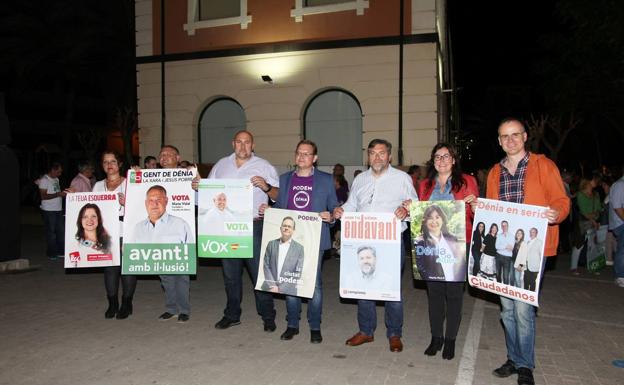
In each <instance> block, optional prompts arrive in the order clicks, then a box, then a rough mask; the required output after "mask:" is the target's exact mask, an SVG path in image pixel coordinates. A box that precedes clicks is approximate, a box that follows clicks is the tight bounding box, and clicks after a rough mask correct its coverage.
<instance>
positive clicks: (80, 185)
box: [69, 160, 94, 192]
mask: <svg viewBox="0 0 624 385" xmlns="http://www.w3.org/2000/svg"><path fill="white" fill-rule="evenodd" d="M93 171H94V170H93V165H92V164H91V162H89V161H84V160H83V161H81V162H80V163H78V174H76V176H75V177H74V179H72V181H71V183H70V184H69V191H71V192H91V190H92V188H93V186H92V185H91V178H93Z"/></svg>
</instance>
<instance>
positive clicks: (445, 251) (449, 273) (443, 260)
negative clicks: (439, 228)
mask: <svg viewBox="0 0 624 385" xmlns="http://www.w3.org/2000/svg"><path fill="white" fill-rule="evenodd" d="M437 243H438V244H437V246H438V261H436V262H438V263H440V265H441V266H442V271H444V276H445V277H454V276H455V272H454V269H453V267H454V266H455V256H454V255H453V249H452V248H451V246H450V245H449V244H448V242H447V241H446V239H444V235H441V236H440V239H438V240H437Z"/></svg>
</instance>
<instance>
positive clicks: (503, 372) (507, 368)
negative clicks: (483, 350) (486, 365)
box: [492, 360, 518, 378]
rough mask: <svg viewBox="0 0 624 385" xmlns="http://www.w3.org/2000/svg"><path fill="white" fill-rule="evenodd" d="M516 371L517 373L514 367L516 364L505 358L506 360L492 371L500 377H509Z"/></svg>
mask: <svg viewBox="0 0 624 385" xmlns="http://www.w3.org/2000/svg"><path fill="white" fill-rule="evenodd" d="M516 373H518V369H516V366H515V365H514V363H513V361H512V360H507V362H505V363H504V364H503V366H501V367H500V368H498V369H494V371H492V374H493V375H495V376H496V377H500V378H505V377H509V376H511V375H512V374H516Z"/></svg>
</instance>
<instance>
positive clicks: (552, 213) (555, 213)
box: [546, 208, 559, 224]
mask: <svg viewBox="0 0 624 385" xmlns="http://www.w3.org/2000/svg"><path fill="white" fill-rule="evenodd" d="M558 218H559V210H555V209H551V208H549V209H548V210H546V219H548V223H550V224H555V223H557V219H558Z"/></svg>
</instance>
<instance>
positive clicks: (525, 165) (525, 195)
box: [486, 118, 570, 385]
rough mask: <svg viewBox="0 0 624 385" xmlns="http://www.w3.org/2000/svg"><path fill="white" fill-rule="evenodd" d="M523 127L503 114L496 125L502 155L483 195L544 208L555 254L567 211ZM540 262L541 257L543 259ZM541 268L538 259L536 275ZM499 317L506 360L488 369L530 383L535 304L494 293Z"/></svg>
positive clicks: (555, 175) (555, 177) (554, 176)
mask: <svg viewBox="0 0 624 385" xmlns="http://www.w3.org/2000/svg"><path fill="white" fill-rule="evenodd" d="M526 141H527V133H526V130H525V128H524V125H523V124H522V123H521V122H520V121H519V120H518V119H514V118H508V119H505V120H503V121H502V122H501V124H500V125H499V126H498V143H499V144H500V146H501V147H502V148H503V151H505V154H506V156H505V157H504V158H503V159H502V160H501V161H500V162H499V163H497V164H495V165H494V167H492V170H491V171H490V174H489V175H488V179H487V192H486V197H487V198H488V199H498V200H501V201H506V202H515V203H525V204H532V205H538V206H545V207H548V210H547V211H546V217H547V218H548V223H549V224H550V225H549V226H548V230H547V233H546V247H545V249H544V256H546V257H550V256H553V255H555V254H556V253H557V244H558V241H559V226H558V225H557V224H558V223H560V222H561V221H563V220H564V219H565V218H566V217H567V215H568V212H569V209H570V200H569V198H568V196H567V195H566V192H565V188H564V187H563V181H562V180H561V175H560V174H559V169H558V168H557V166H556V165H555V163H554V162H553V161H551V160H550V159H548V158H546V157H545V156H544V155H541V154H532V153H530V152H528V151H526V149H525V147H524V146H525V143H526ZM545 261H546V260H545V259H544V262H545ZM543 272H544V263H542V266H541V273H543ZM500 301H501V306H502V310H501V319H502V321H503V325H504V330H505V342H506V344H507V361H506V362H505V363H504V364H503V365H502V366H501V367H500V368H498V369H495V370H494V371H493V374H494V375H495V376H497V377H509V376H511V375H513V374H516V373H517V374H518V384H519V385H533V384H535V381H534V380H533V368H534V367H535V363H534V361H535V357H534V349H535V308H534V307H533V306H532V305H529V304H527V303H524V302H520V301H516V300H513V299H509V298H506V297H502V296H501V297H500Z"/></svg>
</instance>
